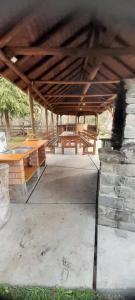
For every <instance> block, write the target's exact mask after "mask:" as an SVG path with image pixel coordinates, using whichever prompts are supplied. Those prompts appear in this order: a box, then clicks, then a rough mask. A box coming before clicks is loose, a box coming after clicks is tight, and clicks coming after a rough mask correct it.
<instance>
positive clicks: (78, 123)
mask: <svg viewBox="0 0 135 300" xmlns="http://www.w3.org/2000/svg"><path fill="white" fill-rule="evenodd" d="M78 124H79V116H78Z"/></svg>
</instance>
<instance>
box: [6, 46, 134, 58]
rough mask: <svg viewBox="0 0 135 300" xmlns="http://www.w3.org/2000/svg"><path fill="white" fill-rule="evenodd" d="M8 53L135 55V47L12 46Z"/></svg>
mask: <svg viewBox="0 0 135 300" xmlns="http://www.w3.org/2000/svg"><path fill="white" fill-rule="evenodd" d="M5 51H6V53H7V54H8V55H26V56H33V55H34V56H45V55H62V56H63V55H64V56H73V55H74V56H75V57H89V56H90V57H91V56H93V57H95V56H123V55H124V56H125V55H135V47H122V48H120V47H116V48H107V47H106V48H105V47H97V48H95V47H93V48H66V47H57V48H49V47H10V48H6V49H5Z"/></svg>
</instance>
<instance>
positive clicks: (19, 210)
mask: <svg viewBox="0 0 135 300" xmlns="http://www.w3.org/2000/svg"><path fill="white" fill-rule="evenodd" d="M47 164H48V166H47V168H46V170H45V172H44V174H43V175H42V177H41V179H40V181H39V183H38V185H37V187H36V189H35V190H34V192H33V194H32V195H31V197H30V199H29V202H28V203H27V204H24V203H21V204H20V203H18V204H17V203H16V204H12V205H11V210H12V214H11V218H10V220H9V222H8V224H7V225H6V226H5V227H4V228H3V229H2V230H1V231H0V241H1V243H0V283H9V284H13V285H41V286H50V287H54V286H56V285H57V286H62V287H69V288H74V287H76V288H80V287H84V288H86V287H87V288H92V287H93V273H94V271H93V269H94V268H93V267H94V245H95V202H96V186H97V166H99V161H98V158H97V157H92V160H91V159H90V157H88V156H82V155H81V156H80V155H73V154H72V153H71V154H70V155H68V154H66V155H58V154H57V155H48V156H47ZM96 285H97V289H98V290H127V289H129V290H131V289H134V288H135V233H133V232H128V231H123V230H119V229H113V228H109V227H105V226H98V243H97V278H96Z"/></svg>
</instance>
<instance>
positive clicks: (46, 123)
mask: <svg viewBox="0 0 135 300" xmlns="http://www.w3.org/2000/svg"><path fill="white" fill-rule="evenodd" d="M45 125H46V132H47V135H48V110H47V108H46V107H45Z"/></svg>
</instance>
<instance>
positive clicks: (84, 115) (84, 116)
mask: <svg viewBox="0 0 135 300" xmlns="http://www.w3.org/2000/svg"><path fill="white" fill-rule="evenodd" d="M83 123H84V124H85V115H84V121H83Z"/></svg>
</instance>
